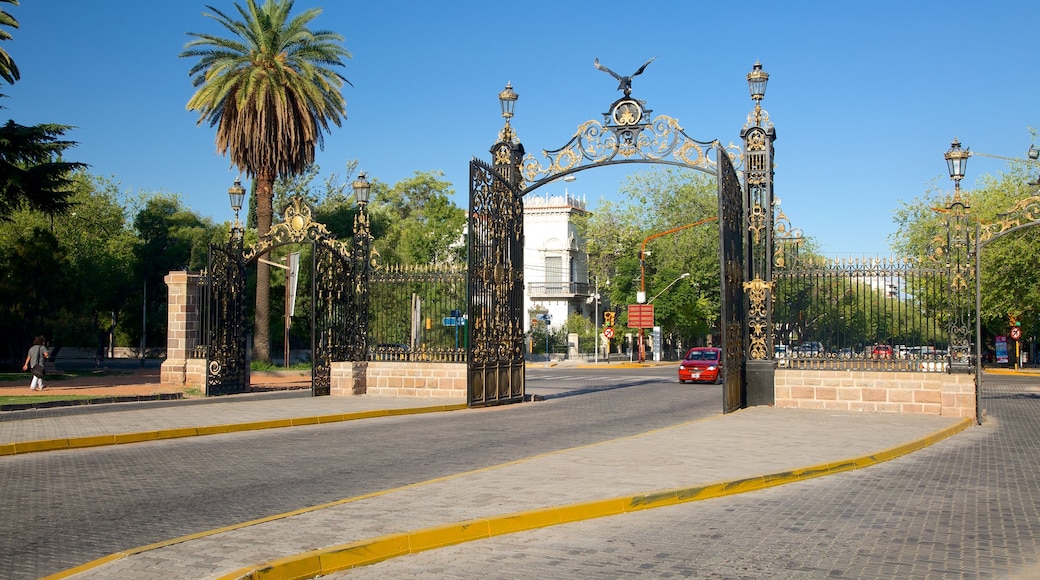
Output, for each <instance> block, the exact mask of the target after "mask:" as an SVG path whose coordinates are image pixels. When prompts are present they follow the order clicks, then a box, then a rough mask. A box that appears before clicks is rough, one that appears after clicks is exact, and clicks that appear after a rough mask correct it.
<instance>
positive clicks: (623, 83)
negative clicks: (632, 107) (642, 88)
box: [592, 56, 657, 97]
mask: <svg viewBox="0 0 1040 580" xmlns="http://www.w3.org/2000/svg"><path fill="white" fill-rule="evenodd" d="M655 59H657V57H656V56H655V57H654V58H651V59H650V60H648V61H646V64H644V65H643V66H641V67H639V70H637V71H636V72H634V73H632V74H630V75H629V76H627V77H623V76H621V75H619V74H617V73H616V72H614V71H612V70H610V69H609V68H607V67H605V66H603V65H601V64H600V63H599V57H596V60H595V62H593V63H592V64H593V66H595V67H596V68H598V69H599V70H601V71H603V72H605V73H607V74H609V75H610V76H612V77H614V78H616V79H617V80H618V88H617V90H619V91H624V92H625V96H626V97H628V96H631V95H632V77H636V76H639V75H641V74H643V71H644V70H645V69H646V66H647V65H648V64H650V63H652V62H654V60H655Z"/></svg>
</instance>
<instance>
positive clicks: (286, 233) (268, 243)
mask: <svg viewBox="0 0 1040 580" xmlns="http://www.w3.org/2000/svg"><path fill="white" fill-rule="evenodd" d="M311 215H312V214H311V207H310V205H308V204H307V201H306V199H304V198H303V197H302V196H299V195H294V196H292V198H290V200H289V205H287V206H286V208H285V211H284V212H283V216H282V222H281V223H279V224H276V225H274V226H272V227H271V231H270V232H268V233H267V235H265V236H261V237H260V239H259V240H258V241H257V243H256V245H255V246H252V247H251V248H249V249H248V251H246V252H245V254H244V258H245V260H246V261H247V262H248V261H249V260H252V259H253V258H254V257H256V256H258V255H261V254H264V253H266V252H267V251H268V250H270V249H271V248H273V247H275V246H279V245H282V244H299V243H304V242H307V243H313V242H320V243H323V244H327V245H329V246H330V247H332V248H334V249H336V250H337V251H338V252H340V253H341V254H342V255H349V254H350V250H349V248H348V247H347V246H346V245H345V244H343V243H342V242H339V241H337V240H336V239H335V237H334V236H333V235H332V234H331V233H330V232H329V230H328V229H327V228H326V227H325V224H323V223H321V222H316V221H314V219H313V218H312V217H311ZM365 219H367V216H366V218H365ZM366 223H367V222H366Z"/></svg>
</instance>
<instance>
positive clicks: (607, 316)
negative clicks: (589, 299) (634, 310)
mask: <svg viewBox="0 0 1040 580" xmlns="http://www.w3.org/2000/svg"><path fill="white" fill-rule="evenodd" d="M603 324H604V325H606V326H614V313H613V312H611V311H609V310H608V311H606V312H604V313H603Z"/></svg>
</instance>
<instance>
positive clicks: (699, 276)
mask: <svg viewBox="0 0 1040 580" xmlns="http://www.w3.org/2000/svg"><path fill="white" fill-rule="evenodd" d="M621 193H622V194H623V195H622V201H620V202H604V203H603V204H601V205H600V208H599V209H598V210H597V211H596V212H594V213H592V214H589V215H587V216H583V217H579V218H578V219H577V220H576V223H577V225H578V228H579V231H580V232H581V233H582V236H583V237H584V238H585V239H586V240H587V246H586V251H587V253H588V254H589V270H590V274H591V275H594V276H598V278H599V281H600V291H601V293H603V290H604V289H606V288H609V290H608V291H607V292H606V293H607V294H608V296H609V299H610V304H611V305H614V306H612V308H613V309H614V310H615V311H616V312H618V313H619V315H618V318H617V324H618V326H619V327H621V328H623V327H624V325H625V324H627V315H626V312H625V311H624V307H625V305H628V304H634V303H635V302H636V293H637V292H638V291H639V290H640V286H641V282H643V283H644V286H645V289H646V293H647V299H648V300H649V299H650V298H652V297H654V296H656V295H657V294H658V293H661V292H662V291H664V290H665V288H667V287H668V285H669V284H671V283H672V282H673V281H675V280H676V279H677V278H679V277H680V276H681V275H682V274H684V273H687V272H689V273H690V276H689V277H687V278H684V279H682V280H680V281H679V282H677V283H675V284H674V285H673V286H671V288H668V290H667V291H664V292H663V293H662V294H661V295H660V296H659V297H658V298H657V299H656V300H654V310H655V318H656V321H657V322H658V324H659V325H660V326H661V327H662V330H663V332H664V333H665V334H666V335H670V336H671V338H673V339H679V338H683V339H687V340H686V341H684V343H686V344H689V342H688V341H689V340H697V339H700V338H703V337H704V336H705V335H707V334H709V333H710V332H712V329H713V328H714V325H715V324H716V321H717V319H718V316H719V287H720V284H719V258H718V224H717V223H715V222H709V223H707V224H704V225H701V226H697V227H689V228H685V229H682V230H679V231H676V232H674V233H671V234H667V235H664V236H660V237H655V238H654V239H652V240H650V241H649V242H647V245H646V250H647V252H646V256H645V264H643V266H644V267H643V268H641V264H640V260H639V258H640V256H639V253H640V248H641V247H642V246H643V242H644V241H645V240H646V239H647V238H649V237H650V236H654V235H655V234H660V233H663V232H667V231H668V230H672V229H674V228H679V227H681V226H686V225H689V224H693V223H695V222H698V221H701V220H703V219H706V218H711V217H714V216H715V215H717V213H718V201H717V200H718V197H717V193H716V186H715V183H714V181H713V180H712V179H710V178H708V177H706V176H704V175H703V174H701V173H699V172H695V171H688V170H684V171H679V170H673V169H668V170H653V171H648V172H644V173H638V174H634V175H632V176H630V177H629V178H628V180H627V181H626V182H625V183H624V184H623V185H622V187H621ZM608 282H609V283H608Z"/></svg>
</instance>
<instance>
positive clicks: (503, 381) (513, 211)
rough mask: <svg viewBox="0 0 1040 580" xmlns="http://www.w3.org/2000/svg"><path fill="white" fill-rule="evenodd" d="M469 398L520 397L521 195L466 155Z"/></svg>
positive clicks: (482, 401) (481, 401)
mask: <svg viewBox="0 0 1040 580" xmlns="http://www.w3.org/2000/svg"><path fill="white" fill-rule="evenodd" d="M469 167H470V201H469V207H470V214H469V230H468V231H469V270H470V273H469V297H468V306H469V307H468V312H467V314H468V320H469V324H468V326H467V327H466V331H467V332H468V333H469V348H468V352H467V367H468V384H469V387H468V394H467V399H468V403H469V405H471V406H478V405H492V404H497V403H512V402H519V401H522V400H523V398H524V350H523V338H524V326H523V292H524V286H523V284H524V258H523V255H524V254H523V251H524V248H523V201H522V199H521V198H520V196H519V195H517V192H516V189H515V187H514V186H513V185H512V184H511V183H510V182H509V181H507V180H506V179H504V178H503V177H502V176H501V175H499V174H498V173H497V172H496V171H495V170H493V169H492V168H491V167H489V166H487V165H486V164H484V163H482V162H480V161H478V160H476V159H474V160H473V161H470V165H469Z"/></svg>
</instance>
